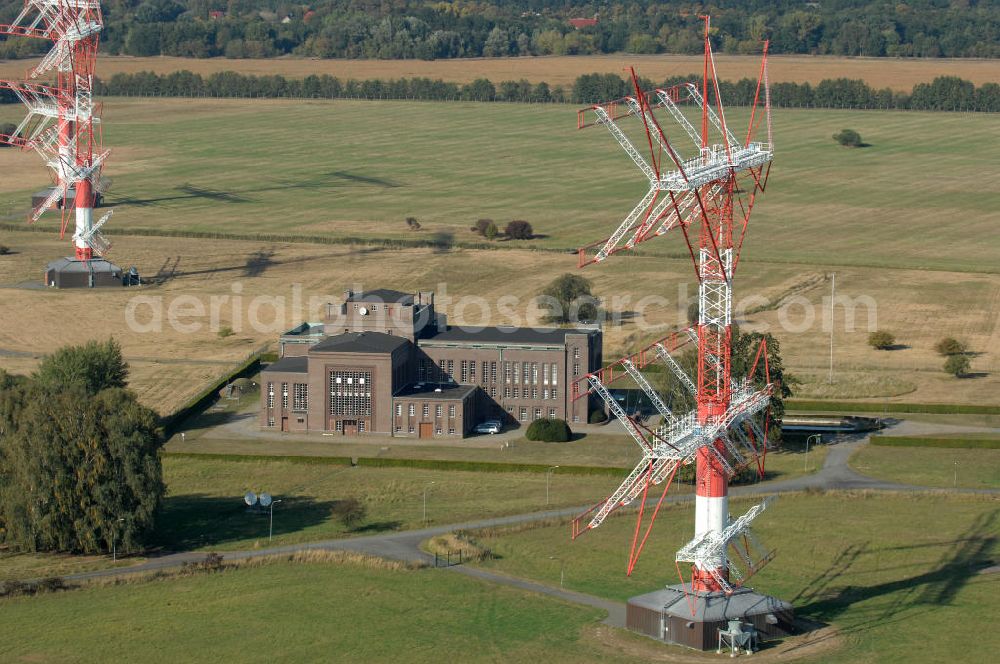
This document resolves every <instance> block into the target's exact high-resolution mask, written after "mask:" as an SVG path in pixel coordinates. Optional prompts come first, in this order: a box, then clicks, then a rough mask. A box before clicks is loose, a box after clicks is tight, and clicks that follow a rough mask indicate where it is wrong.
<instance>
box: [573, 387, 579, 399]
mask: <svg viewBox="0 0 1000 664" xmlns="http://www.w3.org/2000/svg"><path fill="white" fill-rule="evenodd" d="M579 394H580V383H573V398H574V399H575V398H576V397H577V396H579Z"/></svg>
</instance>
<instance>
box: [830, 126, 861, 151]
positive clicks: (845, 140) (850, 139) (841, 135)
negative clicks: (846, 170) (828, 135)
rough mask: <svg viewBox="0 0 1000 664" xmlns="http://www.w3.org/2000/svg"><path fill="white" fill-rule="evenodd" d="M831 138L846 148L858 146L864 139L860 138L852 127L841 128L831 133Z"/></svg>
mask: <svg viewBox="0 0 1000 664" xmlns="http://www.w3.org/2000/svg"><path fill="white" fill-rule="evenodd" d="M833 140H835V141H837V142H838V143H840V144H841V145H843V146H844V147H848V148H859V147H861V146H862V145H864V141H862V140H861V134H859V133H858V132H856V131H854V130H853V129H841V130H840V131H839V132H837V133H836V134H834V135H833Z"/></svg>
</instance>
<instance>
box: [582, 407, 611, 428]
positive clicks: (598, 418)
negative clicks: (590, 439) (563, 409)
mask: <svg viewBox="0 0 1000 664" xmlns="http://www.w3.org/2000/svg"><path fill="white" fill-rule="evenodd" d="M587 421H588V422H590V423H591V424H601V423H602V422H607V421H608V414H607V413H605V412H604V411H603V410H601V409H600V408H595V409H594V410H592V411H590V416H588V417H587Z"/></svg>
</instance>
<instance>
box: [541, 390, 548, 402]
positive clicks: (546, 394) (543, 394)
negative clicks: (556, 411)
mask: <svg viewBox="0 0 1000 664" xmlns="http://www.w3.org/2000/svg"><path fill="white" fill-rule="evenodd" d="M542 398H543V399H548V398H549V390H548V388H546V389H544V390H542Z"/></svg>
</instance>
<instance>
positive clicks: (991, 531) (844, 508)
mask: <svg viewBox="0 0 1000 664" xmlns="http://www.w3.org/2000/svg"><path fill="white" fill-rule="evenodd" d="M747 507H749V503H748V502H747V501H745V500H740V501H733V505H732V509H733V513H734V514H737V513H742V512H743V511H744V510H745V509H747ZM998 518H1000V499H997V498H996V497H989V498H987V497H975V496H973V497H968V496H965V497H963V496H941V495H930V494H911V495H891V494H857V493H827V494H806V495H787V496H782V497H781V498H780V499H779V500H777V501H776V502H774V503H773V504H772V505H771V506H769V507H768V509H767V510H766V511H765V512H764V513H763V514H762V515H761V516H760V517H758V519H757V520H756V522H755V523H754V531H755V533H756V534H757V535H758V538H759V539H760V540H761V541H762V542H763V543H764V544H765V545H766V546H768V547H773V548H774V549H776V551H777V557H776V558H775V559H774V561H773V562H771V563H770V564H769V565H768V566H767V567H765V568H764V569H763V570H762V571H761V572H760V573H759V574H758V576H757V577H755V578H754V579H753V583H752V585H753V586H754V587H755V588H756V589H758V590H759V591H761V592H765V593H770V594H774V595H776V596H778V597H781V598H784V599H786V600H790V601H791V602H792V603H793V604H794V605H795V607H796V613H797V614H798V615H801V616H804V617H808V618H811V619H813V620H817V621H820V622H822V623H827V624H831V625H833V626H834V627H835V628H837V630H838V631H839V633H840V635H841V637H842V639H843V642H842V647H841V648H840V649H838V650H835V651H832V652H828V653H825V654H824V655H823V657H821V658H819V659H818V660H817V661H822V662H859V661H861V662H911V663H916V662H928V663H930V662H940V661H944V660H946V659H954V658H955V657H958V659H960V660H961V661H969V662H975V661H987V660H990V659H992V658H993V656H992V654H991V653H994V652H995V651H996V649H997V648H998V647H1000V639H998V637H997V634H996V633H994V632H989V633H984V632H983V630H982V624H983V623H982V617H983V616H984V615H986V614H992V613H995V612H996V607H997V599H996V593H997V588H998V584H1000V576H998V575H997V574H996V573H981V570H983V569H984V568H985V567H987V566H989V565H990V564H994V563H995V560H996V555H997V553H998V552H1000V539H998V537H997V524H998ZM633 528H634V519H632V518H627V517H623V518H615V519H609V520H608V521H607V522H605V523H604V524H603V525H602V526H601V527H600V528H599V529H597V530H595V531H593V532H591V533H588V534H587V535H585V536H584V538H581V539H578V540H576V541H575V542H573V543H572V544H566V542H565V528H564V527H544V528H537V529H530V530H524V531H521V532H512V533H506V534H505V533H503V532H499V533H497V534H495V535H492V536H482V537H478V538H477V541H478V542H479V543H480V544H481V545H483V546H487V547H490V548H492V549H493V551H494V552H495V553H496V555H497V556H498V557H497V559H496V560H492V561H489V562H485V563H482V564H483V565H484V566H486V567H488V568H490V569H494V570H498V571H501V572H507V573H510V574H513V575H515V576H522V577H527V578H532V579H537V580H540V581H543V582H545V583H547V584H549V585H554V586H558V585H559V580H560V569H561V568H562V569H564V571H565V581H564V583H565V587H567V588H570V589H573V590H578V591H581V592H586V593H591V594H594V595H598V596H602V597H608V598H614V599H619V600H624V599H626V598H628V597H630V596H632V595H636V594H641V593H644V592H648V591H649V590H651V589H654V588H656V587H658V586H660V585H661V584H663V583H664V582H666V583H673V582H675V581H674V580H675V579H676V573H675V572H674V568H673V567H674V566H673V564H672V562H671V561H672V558H673V555H672V552H673V551H674V550H675V549H677V548H679V547H680V546H681V545H682V544H684V543H685V542H686V541H687V540H688V539H689V538H690V535H691V507H690V506H689V505H678V506H674V507H671V508H670V509H669V510H667V511H666V512H665V513H662V514H661V515H660V520H659V521H658V522H657V525H656V529H657V533H656V534H655V537H654V539H653V540H652V541H651V545H650V547H649V549H648V550H647V551H646V552H645V553H644V554H643V558H642V559H641V560H640V562H639V565H638V567H637V568H636V570H635V572H634V573H633V575H632V576H631V577H626V576H625V573H624V568H625V562H626V558H627V554H628V544H629V542H630V541H631V537H632V531H633ZM668 553H669V559H667V558H665V555H667V554H668Z"/></svg>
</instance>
